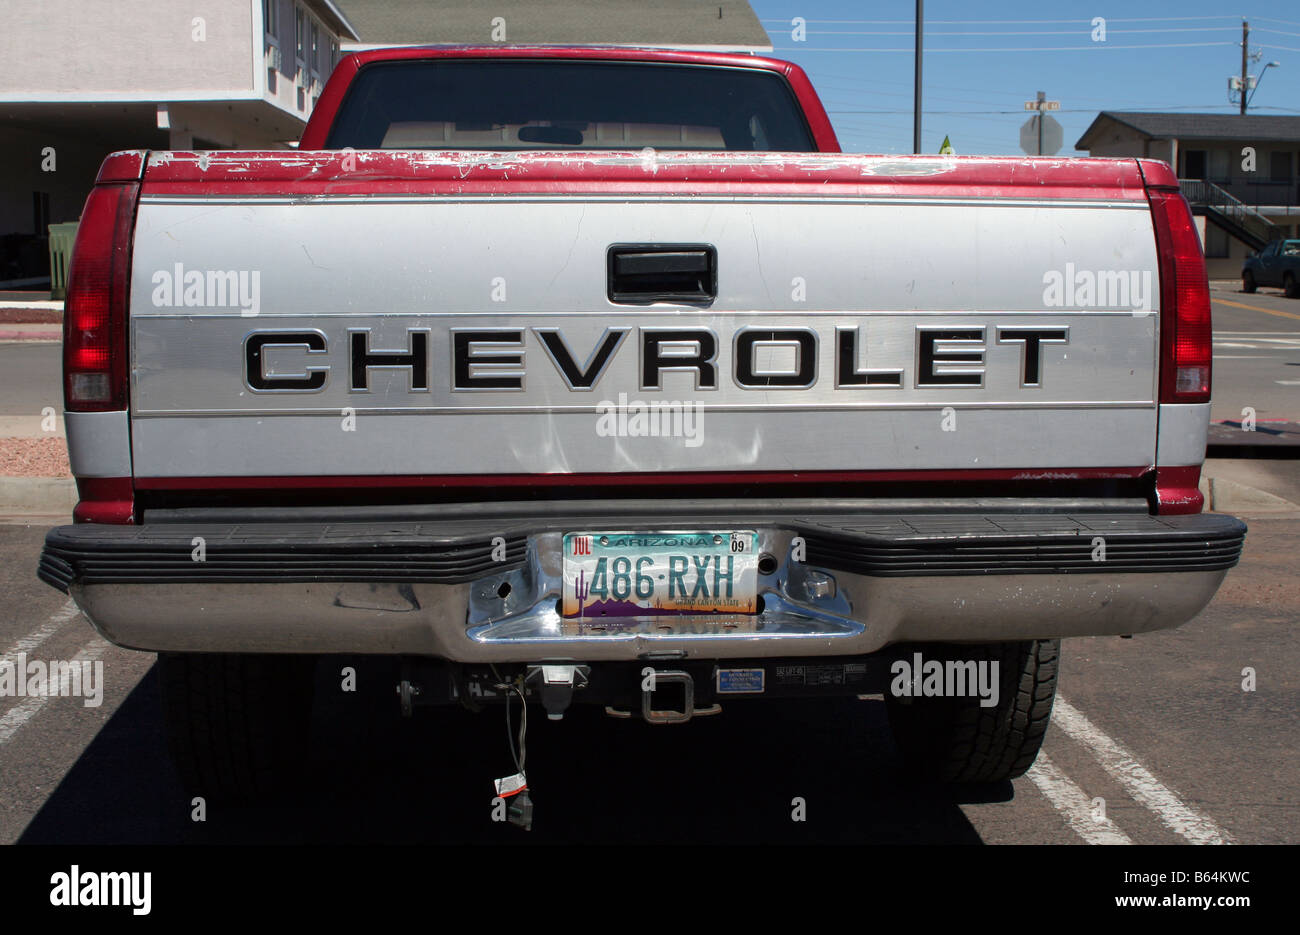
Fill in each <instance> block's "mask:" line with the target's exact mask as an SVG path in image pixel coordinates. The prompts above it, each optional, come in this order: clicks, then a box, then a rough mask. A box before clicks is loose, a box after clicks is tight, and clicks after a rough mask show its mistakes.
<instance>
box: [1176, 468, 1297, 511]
mask: <svg viewBox="0 0 1300 935" xmlns="http://www.w3.org/2000/svg"><path fill="white" fill-rule="evenodd" d="M1201 492H1202V493H1203V494H1205V504H1206V509H1209V510H1213V511H1214V512H1216V513H1300V504H1295V503H1292V502H1291V501H1290V500H1285V499H1283V498H1282V497H1279V496H1277V495H1275V494H1271V493H1269V492H1267V491H1265V490H1260V489H1258V488H1256V487H1250V486H1248V485H1246V484H1242V483H1238V482H1237V481H1235V480H1228V479H1227V478H1223V477H1209V478H1203V479H1202V480H1201Z"/></svg>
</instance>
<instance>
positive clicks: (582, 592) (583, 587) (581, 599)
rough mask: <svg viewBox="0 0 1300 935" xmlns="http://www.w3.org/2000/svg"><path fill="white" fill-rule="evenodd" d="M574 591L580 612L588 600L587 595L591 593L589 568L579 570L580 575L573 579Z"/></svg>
mask: <svg viewBox="0 0 1300 935" xmlns="http://www.w3.org/2000/svg"><path fill="white" fill-rule="evenodd" d="M573 593H574V596H575V597H577V599H578V612H579V613H581V612H582V606H583V604H585V603H586V601H587V595H588V594H590V593H591V582H589V581H588V580H587V570H586V569H585V568H584V569H582V570H581V571H579V572H578V577H577V578H575V579H574V580H573Z"/></svg>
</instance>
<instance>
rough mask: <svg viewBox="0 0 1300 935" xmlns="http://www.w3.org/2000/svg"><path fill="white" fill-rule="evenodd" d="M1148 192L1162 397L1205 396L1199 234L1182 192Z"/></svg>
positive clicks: (1204, 291)
mask: <svg viewBox="0 0 1300 935" xmlns="http://www.w3.org/2000/svg"><path fill="white" fill-rule="evenodd" d="M1150 196H1151V215H1152V218H1153V220H1154V221H1155V229H1156V248H1157V249H1158V250H1159V251H1160V401H1161V402H1162V403H1204V402H1209V400H1210V362H1211V358H1212V356H1213V344H1212V339H1213V336H1212V334H1211V330H1210V287H1209V283H1208V282H1207V280H1206V276H1205V255H1204V253H1202V251H1201V239H1200V237H1199V236H1197V233H1196V222H1195V220H1193V218H1192V212H1191V209H1190V208H1188V206H1187V201H1186V199H1184V198H1183V196H1182V194H1180V193H1179V192H1176V191H1161V190H1153V191H1151V192H1150Z"/></svg>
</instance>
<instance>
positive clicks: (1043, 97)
mask: <svg viewBox="0 0 1300 935" xmlns="http://www.w3.org/2000/svg"><path fill="white" fill-rule="evenodd" d="M1045 100H1047V92H1046V91H1039V92H1038V155H1040V156H1041V155H1042V154H1043V101H1045Z"/></svg>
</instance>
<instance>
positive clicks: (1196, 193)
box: [1178, 179, 1282, 249]
mask: <svg viewBox="0 0 1300 935" xmlns="http://www.w3.org/2000/svg"><path fill="white" fill-rule="evenodd" d="M1178 186H1179V188H1181V189H1182V191H1183V196H1184V197H1185V198H1186V199H1187V201H1188V203H1189V204H1191V205H1193V206H1199V207H1202V208H1205V209H1206V210H1207V211H1211V212H1214V213H1215V214H1216V215H1218V216H1219V217H1220V218H1221V219H1222V220H1223V221H1225V222H1226V223H1227V224H1228V225H1231V226H1235V227H1236V228H1237V231H1234V233H1237V234H1238V235H1239V236H1240V237H1241V239H1242V240H1245V241H1246V242H1247V243H1249V244H1251V245H1252V246H1254V247H1255V249H1259V248H1260V247H1262V246H1263V245H1264V244H1266V243H1268V242H1269V241H1271V240H1277V239H1279V238H1280V237H1281V236H1282V232H1281V230H1280V229H1279V228H1278V226H1277V225H1276V224H1274V223H1273V222H1272V221H1270V220H1269V219H1268V218H1266V217H1264V215H1262V214H1260V213H1259V211H1258V210H1256V209H1255V208H1254V207H1253V206H1251V205H1248V204H1245V203H1244V202H1242V200H1241V199H1240V198H1237V197H1236V196H1235V195H1233V194H1232V193H1231V192H1229V191H1228V190H1226V189H1224V188H1223V187H1221V186H1219V185H1215V184H1214V183H1213V182H1206V181H1204V180H1202V179H1179V180H1178Z"/></svg>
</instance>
